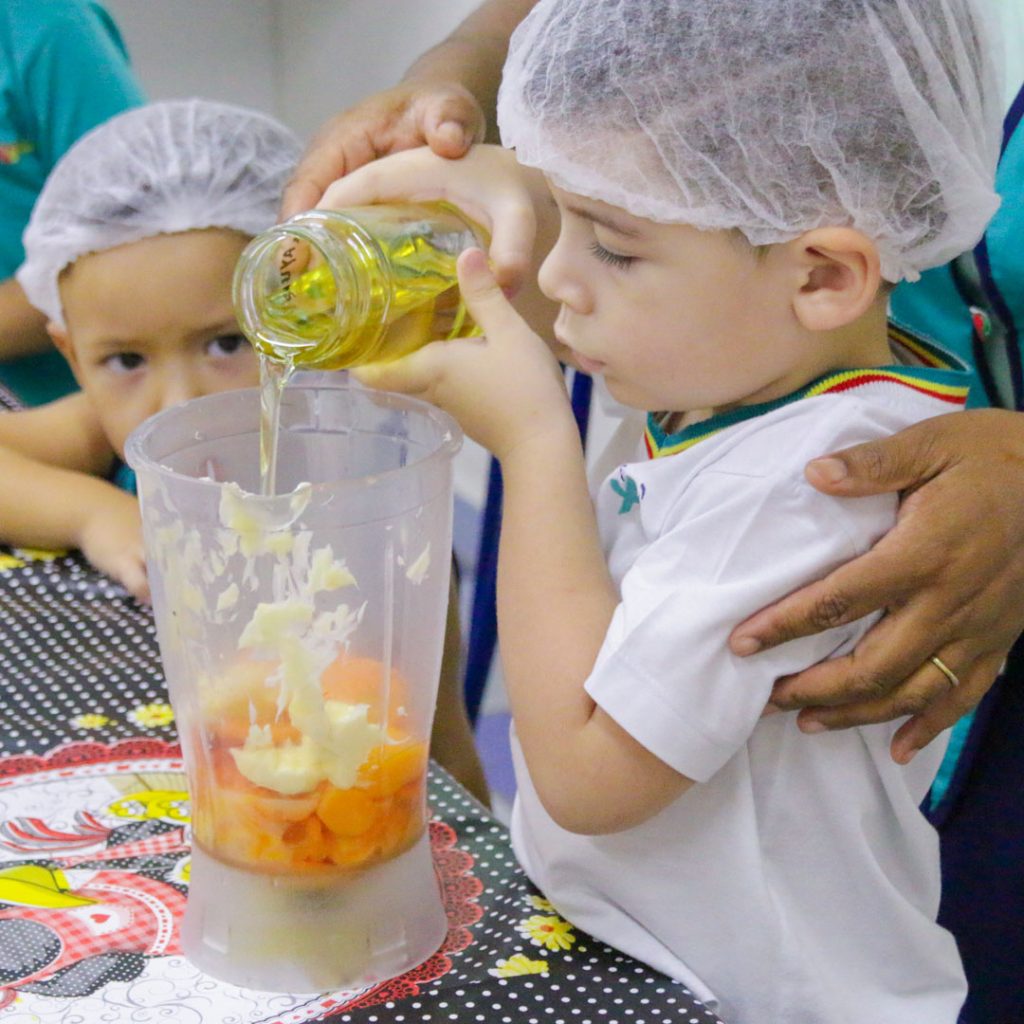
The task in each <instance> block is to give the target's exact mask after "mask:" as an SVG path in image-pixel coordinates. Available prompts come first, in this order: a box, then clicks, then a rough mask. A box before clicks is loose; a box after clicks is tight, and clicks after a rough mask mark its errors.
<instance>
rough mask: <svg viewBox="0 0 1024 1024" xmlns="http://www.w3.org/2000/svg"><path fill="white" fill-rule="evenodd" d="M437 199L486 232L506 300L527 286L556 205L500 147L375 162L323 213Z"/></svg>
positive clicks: (425, 152) (341, 185)
mask: <svg viewBox="0 0 1024 1024" xmlns="http://www.w3.org/2000/svg"><path fill="white" fill-rule="evenodd" d="M431 199H443V200H446V201H447V202H450V203H453V204H454V205H455V206H457V207H459V208H460V209H461V210H462V211H463V212H464V213H465V214H466V215H467V216H469V217H471V218H472V219H473V220H475V221H477V223H479V224H481V225H482V226H483V227H485V228H487V230H488V231H489V232H490V234H491V244H490V248H489V251H488V255H489V256H490V260H491V265H492V266H493V267H494V272H495V276H496V277H497V279H498V282H499V283H500V284H501V286H502V288H504V289H505V291H506V294H513V293H515V292H516V291H518V290H519V288H520V287H522V285H523V284H525V283H526V282H527V280H528V277H529V273H530V269H531V265H532V257H533V250H534V241H535V239H536V236H537V217H538V214H540V215H541V216H549V214H548V208H551V209H553V204H552V202H551V198H550V194H549V193H548V190H547V186H546V184H545V183H544V180H543V178H542V176H541V175H539V174H538V173H537V172H536V171H531V170H529V169H527V168H524V167H521V166H520V165H519V164H518V163H517V162H516V158H515V154H514V153H512V152H511V151H510V150H507V149H503V148H502V147H501V146H474V147H472V149H470V151H469V152H468V153H467V154H466V155H465V156H464V157H462V158H461V159H458V160H450V159H446V158H444V157H440V156H438V155H437V154H436V153H435V152H433V151H432V150H431V149H429V148H426V147H423V148H420V149H410V150H407V151H405V152H403V153H396V154H394V155H393V156H389V157H385V158H383V159H381V160H374V161H373V162H372V163H369V164H367V165H366V166H364V167H360V168H359V169H358V170H357V171H354V172H353V173H352V174H349V175H347V176H346V177H344V178H341V179H340V180H338V181H336V182H334V184H333V185H331V186H330V188H328V189H327V191H326V192H325V193H324V195H323V198H322V199H321V200H320V203H319V207H320V208H321V209H327V210H339V209H344V208H345V207H349V206H367V205H370V204H373V203H387V202H417V201H423V200H431ZM551 219H553V215H552V216H551Z"/></svg>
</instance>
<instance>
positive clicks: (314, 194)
mask: <svg viewBox="0 0 1024 1024" xmlns="http://www.w3.org/2000/svg"><path fill="white" fill-rule="evenodd" d="M485 127H486V121H485V118H484V112H483V111H482V110H481V109H480V104H479V103H478V102H477V101H476V99H475V98H474V97H473V95H472V94H471V93H470V92H469V90H468V89H466V88H464V87H463V86H461V85H459V84H458V83H456V82H450V83H438V84H424V83H421V82H403V83H401V84H399V85H397V86H395V87H394V88H393V89H387V90H386V91H384V92H379V93H375V94H374V95H373V96H370V97H368V98H367V99H365V100H363V101H362V102H361V103H359V104H357V105H356V106H354V107H352V108H351V109H349V110H346V111H344V112H343V113H341V114H338V115H337V116H336V117H333V118H331V120H330V121H328V122H327V123H326V124H325V125H324V126H323V127H322V128H321V129H320V130H319V131H318V132H317V133H316V136H315V137H314V138H313V141H312V142H311V143H310V144H309V147H308V148H307V150H306V153H305V155H304V156H303V158H302V160H300V161H299V165H298V167H296V168H295V173H294V174H293V175H292V179H291V181H290V182H289V183H288V185H287V187H286V188H285V191H284V200H283V202H282V204H281V216H282V218H287V217H291V216H292V215H293V214H296V213H299V212H300V211H302V210H308V209H309V208H310V207H312V206H316V205H322V203H320V202H319V200H320V198H321V196H322V195H323V194H324V192H325V190H326V189H327V186H328V185H330V183H331V182H332V181H334V179H335V178H340V177H342V176H343V175H346V174H351V173H352V172H353V171H354V170H356V169H357V168H359V167H362V166H363V165H364V164H368V163H370V162H371V161H373V160H376V159H377V158H378V157H382V156H385V155H387V154H389V153H397V152H398V151H399V150H403V149H409V148H411V147H413V146H422V145H423V144H424V143H425V144H426V145H428V146H430V147H431V149H433V150H434V152H435V153H437V154H438V155H439V156H442V157H447V158H448V159H455V158H457V157H460V156H462V155H463V153H465V152H466V150H467V149H468V148H469V147H470V145H472V143H473V142H479V141H481V140H482V139H483V137H484V129H485Z"/></svg>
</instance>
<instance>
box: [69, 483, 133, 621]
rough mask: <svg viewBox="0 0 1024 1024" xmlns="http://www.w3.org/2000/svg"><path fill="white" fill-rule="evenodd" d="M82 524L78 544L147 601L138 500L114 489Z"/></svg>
mask: <svg viewBox="0 0 1024 1024" xmlns="http://www.w3.org/2000/svg"><path fill="white" fill-rule="evenodd" d="M113 497H115V498H116V499H117V500H116V501H110V502H108V503H105V504H104V506H103V507H102V508H99V509H97V510H96V512H94V513H93V514H92V515H91V516H89V518H88V519H87V520H86V521H85V523H84V524H83V526H82V531H81V537H80V541H79V547H80V548H81V550H82V554H83V555H85V557H86V558H87V559H88V560H89V562H90V563H91V564H92V565H93V566H95V567H96V568H97V569H99V571H100V572H103V573H106V574H107V575H108V576H110V577H112V578H113V579H115V580H117V582H118V583H120V584H121V585H122V586H123V587H124V588H125V589H126V590H127V591H128V593H130V594H131V595H132V597H134V598H135V599H136V600H137V601H142V602H143V603H144V604H149V601H150V596H149V579H148V578H147V576H146V559H145V555H144V552H143V546H142V516H141V514H140V512H139V503H138V501H137V500H136V499H135V498H133V497H132V496H131V495H130V494H124V493H122V492H117V493H116V494H115V495H113Z"/></svg>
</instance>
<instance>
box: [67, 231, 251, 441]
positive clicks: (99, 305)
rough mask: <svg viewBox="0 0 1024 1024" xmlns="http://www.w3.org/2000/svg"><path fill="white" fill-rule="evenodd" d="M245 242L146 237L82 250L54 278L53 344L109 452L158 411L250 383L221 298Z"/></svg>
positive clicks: (245, 357)
mask: <svg viewBox="0 0 1024 1024" xmlns="http://www.w3.org/2000/svg"><path fill="white" fill-rule="evenodd" d="M248 241H249V239H248V238H246V237H245V236H244V235H242V234H239V233H238V232H236V231H230V230H227V229H222V228H210V229H206V230H202V231H185V232H182V233H180V234H174V235H154V236H152V237H150V238H144V239H142V240H140V241H138V242H130V243H128V244H126V245H121V246H117V247H116V248H114V249H107V250H104V251H103V252H97V253H90V254H89V255H87V256H82V257H81V258H79V259H78V260H76V261H75V263H74V264H73V265H72V267H71V269H70V270H69V271H67V272H66V273H65V274H64V275H63V277H62V278H61V283H60V294H61V301H62V303H63V307H64V318H65V322H66V323H67V332H66V334H65V333H64V332H60V331H57V330H54V331H53V333H54V340H55V341H56V342H57V344H58V346H59V347H60V348H61V350H62V351H63V352H64V354H65V355H66V356H67V358H68V361H69V362H70V363H71V368H72V369H73V370H74V372H75V376H76V378H77V379H78V383H79V385H80V386H81V388H82V390H83V391H84V392H85V393H86V394H87V395H88V396H89V398H90V399H92V402H93V405H94V406H95V409H96V414H97V416H98V417H99V420H100V423H101V425H102V427H103V430H104V433H105V434H106V436H107V438H108V440H109V441H110V444H111V446H112V447H113V449H114V450H115V451H116V452H117V453H118V454H119V455H121V456H123V455H124V442H125V439H126V438H127V437H128V435H129V434H130V433H131V432H132V431H133V430H134V429H135V428H136V427H137V426H138V425H139V424H140V423H142V421H143V420H145V419H147V418H148V417H149V416H152V415H153V414H154V413H157V412H159V411H160V410H161V409H166V408H167V407H168V406H171V405H176V404H177V403H179V402H184V401H186V400H187V399H190V398H196V397H198V396H200V395H208V394H211V393H213V392H215V391H229V390H231V389H233V388H241V387H250V386H252V385H255V384H256V383H258V381H259V368H258V363H257V358H256V354H255V353H254V352H253V350H252V348H251V347H250V346H249V343H248V342H247V341H246V340H245V338H244V337H242V335H241V334H240V333H239V330H238V324H237V322H236V321H235V314H234V311H233V309H232V304H231V276H232V273H233V271H234V268H235V264H236V262H237V261H238V257H239V255H240V254H241V252H242V249H243V248H244V247H245V245H246V243H247V242H248Z"/></svg>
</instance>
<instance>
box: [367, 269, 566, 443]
mask: <svg viewBox="0 0 1024 1024" xmlns="http://www.w3.org/2000/svg"><path fill="white" fill-rule="evenodd" d="M458 274H459V287H460V289H461V290H462V296H463V300H464V301H465V303H466V306H467V307H468V309H469V312H470V314H471V315H472V317H473V319H474V320H475V321H476V323H477V324H478V325H479V327H480V328H481V329H482V331H483V337H475V338H462V339H457V340H455V341H449V342H444V343H434V344H430V345H427V346H426V347H424V348H421V349H420V350H418V351H417V352H414V353H412V354H411V355H409V356H406V357H405V358H404V359H401V360H399V361H397V362H394V363H375V364H371V365H369V366H364V367H361V368H359V369H357V370H354V371H353V375H354V376H355V377H356V378H357V379H358V380H359V381H360V382H361V383H363V384H366V385H367V386H369V387H374V388H380V389H384V390H388V391H399V392H403V393H405V394H408V395H413V396H415V397H418V398H422V399H425V400H426V401H428V402H430V403H432V404H433V405H437V406H439V407H440V408H442V409H444V410H445V412H447V413H449V414H450V415H451V416H453V417H455V419H457V420H458V421H459V424H460V426H461V427H462V429H463V430H464V431H465V432H466V433H467V434H468V435H469V436H470V437H471V438H473V440H475V441H477V442H478V443H479V444H481V445H483V446H484V447H485V448H487V449H488V450H489V451H491V452H492V453H493V454H494V455H495V456H496V457H497V458H498V459H499V460H502V461H504V460H505V459H507V458H509V457H510V456H511V455H512V453H513V452H515V453H517V454H519V453H521V452H524V451H527V450H529V449H531V448H533V447H535V446H538V445H539V446H540V447H541V448H543V447H544V446H546V445H548V444H549V443H550V445H551V446H552V447H559V448H561V447H562V446H563V445H564V444H566V443H567V442H568V443H569V444H570V445H571V446H572V447H573V448H575V449H578V448H579V443H580V442H579V433H578V431H577V429H576V424H575V420H574V419H573V415H572V408H571V406H570V404H569V399H568V395H567V393H566V388H565V381H564V378H563V376H562V371H561V369H560V367H559V365H558V362H557V360H556V359H555V357H554V355H553V354H552V353H551V350H550V349H549V348H548V346H547V345H546V344H545V343H544V341H542V340H541V339H540V338H539V337H538V336H537V335H536V334H534V333H533V332H532V331H531V330H530V327H529V325H528V324H527V323H526V322H525V321H524V320H523V318H522V317H521V316H519V314H518V313H517V312H516V311H515V309H513V308H512V306H511V304H510V303H509V301H508V299H507V298H506V297H505V295H504V294H503V293H502V289H501V288H500V287H499V286H498V283H497V281H496V279H495V276H494V274H492V273H491V271H490V270H489V268H488V266H487V260H486V258H485V256H484V253H483V252H482V251H481V250H479V249H469V250H467V251H466V252H464V253H463V254H462V255H461V256H460V257H459V261H458Z"/></svg>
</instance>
